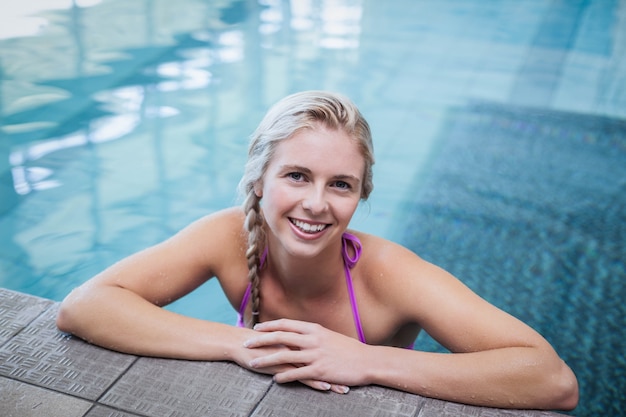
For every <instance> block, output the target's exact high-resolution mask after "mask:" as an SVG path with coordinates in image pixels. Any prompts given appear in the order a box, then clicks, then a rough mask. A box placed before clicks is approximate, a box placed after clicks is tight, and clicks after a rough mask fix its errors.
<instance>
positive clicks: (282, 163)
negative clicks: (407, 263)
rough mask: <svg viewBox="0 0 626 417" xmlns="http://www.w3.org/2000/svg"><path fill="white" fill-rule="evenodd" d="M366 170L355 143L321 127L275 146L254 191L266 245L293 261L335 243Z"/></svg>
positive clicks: (352, 208) (356, 201)
mask: <svg viewBox="0 0 626 417" xmlns="http://www.w3.org/2000/svg"><path fill="white" fill-rule="evenodd" d="M364 168H365V161H364V158H363V156H362V154H361V151H360V148H359V146H358V144H357V141H356V140H354V139H353V138H351V137H350V136H349V135H348V134H346V133H345V132H344V131H342V130H332V129H328V128H327V127H325V126H323V125H322V124H317V125H316V127H315V128H314V129H302V130H299V131H298V132H297V133H296V134H294V135H293V136H292V137H291V138H289V139H286V140H283V141H281V142H280V143H279V144H277V146H276V148H275V152H274V155H273V157H272V159H271V161H270V163H269V165H268V167H267V170H266V172H265V174H264V176H263V179H262V183H258V184H257V185H256V186H255V193H256V194H257V196H259V197H262V206H263V215H264V218H265V223H266V226H267V230H266V233H267V237H268V238H269V240H270V241H274V242H277V243H279V244H280V245H281V246H282V247H283V248H284V249H285V251H286V252H287V253H289V254H291V255H293V256H315V255H316V254H318V253H320V252H321V251H323V250H324V249H325V248H327V247H328V246H329V244H330V243H332V242H339V238H340V237H341V235H342V234H343V232H344V231H345V230H346V228H347V227H348V224H349V223H350V219H351V218H352V215H353V214H354V211H355V210H356V208H357V206H358V204H359V200H360V198H361V187H362V184H363V173H364Z"/></svg>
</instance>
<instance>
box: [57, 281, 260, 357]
mask: <svg viewBox="0 0 626 417" xmlns="http://www.w3.org/2000/svg"><path fill="white" fill-rule="evenodd" d="M57 324H58V326H59V329H60V330H62V331H66V332H68V333H72V334H75V335H76V336H78V337H80V338H82V339H85V340H87V341H88V342H90V343H93V344H96V345H99V346H102V347H106V348H108V349H112V350H116V351H120V352H125V353H131V354H136V355H144V356H157V357H171V358H180V359H192V360H233V349H235V348H236V347H239V346H240V345H241V343H242V341H243V340H245V337H246V335H245V333H246V332H251V330H247V329H238V328H235V327H232V326H227V325H224V324H220V323H214V322H208V321H204V320H199V319H194V318H191V317H185V316H182V315H179V314H176V313H173V312H170V311H167V310H165V309H163V308H161V307H158V306H155V305H153V304H151V303H150V302H148V301H146V300H144V299H143V298H141V297H139V296H138V295H136V294H134V293H132V292H131V291H128V290H125V289H123V288H119V287H110V286H101V287H98V289H97V290H94V289H93V288H91V289H85V288H78V289H77V290H75V291H74V292H73V293H72V294H70V295H69V296H68V297H67V298H66V299H65V300H64V301H63V303H62V305H61V308H60V311H59V315H58V318H57Z"/></svg>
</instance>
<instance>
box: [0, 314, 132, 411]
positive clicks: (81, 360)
mask: <svg viewBox="0 0 626 417" xmlns="http://www.w3.org/2000/svg"><path fill="white" fill-rule="evenodd" d="M57 310H58V305H56V304H55V305H53V306H52V307H50V308H49V309H48V310H46V311H45V313H44V314H42V315H41V316H39V317H38V318H37V320H35V321H34V322H32V323H31V324H30V325H28V326H27V327H25V328H24V329H23V330H22V331H21V332H20V333H19V334H17V335H16V336H15V337H13V338H12V339H11V340H9V341H8V342H7V343H5V344H4V345H3V346H2V347H1V348H0V376H6V377H8V378H13V379H16V380H20V381H23V382H28V383H32V384H35V385H38V386H41V387H45V388H50V389H53V390H56V391H59V392H63V393H67V394H71V395H73V396H76V397H80V398H85V399H89V400H95V399H97V398H98V397H100V396H101V395H102V394H103V393H104V392H105V391H106V389H107V388H108V387H110V386H111V384H113V382H114V381H115V380H117V378H119V376H120V375H121V374H122V373H123V372H124V371H125V370H126V369H127V368H128V367H129V366H130V365H131V364H132V362H133V361H135V360H136V357H135V356H131V355H125V354H121V353H117V352H113V351H110V350H106V349H102V348H99V347H95V346H92V345H89V344H87V343H84V342H83V341H81V340H78V339H76V338H74V337H72V336H69V335H66V334H64V333H61V332H59V330H58V329H57V327H56V324H55V318H56V314H57Z"/></svg>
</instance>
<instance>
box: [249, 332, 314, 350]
mask: <svg viewBox="0 0 626 417" xmlns="http://www.w3.org/2000/svg"><path fill="white" fill-rule="evenodd" d="M304 342H305V341H304V339H303V338H302V335H301V334H298V333H292V332H284V331H273V332H271V333H263V334H261V335H259V336H255V337H252V338H250V339H248V340H246V341H245V342H243V346H244V347H247V348H249V349H252V348H259V347H267V346H278V345H283V346H291V347H298V348H302V347H304V346H305V345H304Z"/></svg>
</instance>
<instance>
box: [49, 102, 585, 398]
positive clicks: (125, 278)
mask: <svg viewBox="0 0 626 417" xmlns="http://www.w3.org/2000/svg"><path fill="white" fill-rule="evenodd" d="M373 163H374V160H373V150H372V140H371V134H370V130H369V126H368V124H367V122H366V121H365V119H364V118H363V117H362V115H361V114H360V113H359V111H358V110H357V108H356V107H355V106H354V105H353V104H352V103H351V102H350V101H349V100H347V99H346V98H344V97H342V96H339V95H336V94H331V93H326V92H319V91H311V92H302V93H298V94H294V95H291V96H289V97H286V98H285V99H283V100H281V101H280V102H279V103H277V104H276V105H275V106H274V107H272V108H271V109H270V110H269V112H268V113H267V115H266V116H265V118H264V119H263V120H262V122H261V123H260V125H259V127H258V128H257V130H256V132H255V133H254V135H253V137H252V141H251V144H250V149H249V159H248V162H247V164H246V169H245V174H244V177H243V179H242V181H241V183H240V189H241V191H242V193H243V194H244V197H245V203H244V205H243V207H242V208H241V207H236V208H230V209H226V210H223V211H220V212H217V213H214V214H211V215H209V216H207V217H205V218H202V219H200V220H198V221H196V222H195V223H193V224H191V225H190V226H188V227H187V228H185V229H184V230H182V231H181V232H179V233H178V234H176V235H175V236H173V237H172V238H170V239H169V240H167V241H165V242H163V243H160V244H158V245H156V246H154V247H151V248H149V249H146V250H144V251H142V252H139V253H137V254H135V255H133V256H131V257H129V258H127V259H125V260H123V261H121V262H119V263H117V264H115V265H113V266H112V267H110V268H109V269H107V270H105V271H104V272H102V273H101V274H99V275H97V276H96V277H94V278H92V279H91V280H90V281H88V282H87V283H85V284H84V285H82V286H81V287H79V288H78V289H76V290H74V291H73V292H72V293H71V294H70V295H69V296H68V297H67V298H66V299H65V300H64V301H63V303H62V305H61V309H60V312H59V316H58V319H57V324H58V326H59V328H60V329H61V330H63V331H66V332H71V333H73V334H75V335H77V336H79V337H81V338H84V339H85V340H88V341H90V342H92V343H95V344H98V345H101V346H104V347H107V348H110V349H114V350H118V351H122V352H127V353H132V354H137V355H149V356H160V357H172V358H181V359H196V360H228V361H233V362H236V363H238V364H239V365H241V366H242V367H245V368H247V369H250V370H253V371H257V372H262V373H267V374H271V375H273V376H274V379H275V380H276V381H277V382H279V383H284V382H289V381H300V382H302V383H304V384H306V385H308V386H310V387H312V388H314V389H318V390H332V391H334V392H337V393H347V392H348V390H349V387H350V386H359V385H366V384H378V385H383V386H387V387H391V388H397V389H401V390H404V391H408V392H412V393H416V394H420V395H424V396H429V397H435V398H441V399H445V400H450V401H457V402H463V403H469V404H476V405H484V406H492V407H515V408H546V409H572V408H574V407H575V406H576V404H577V401H578V386H577V382H576V377H575V376H574V374H573V373H572V371H571V370H570V368H569V367H568V366H567V365H566V364H565V363H564V362H563V361H562V360H561V359H560V358H559V357H558V355H557V354H556V353H555V351H554V350H553V349H552V347H551V346H550V345H549V344H548V342H547V341H546V340H545V339H544V338H542V337H541V336H540V335H539V334H538V333H536V332H535V331H533V330H532V329H531V328H529V327H528V326H526V325H525V324H523V323H521V322H520V321H518V320H517V319H515V318H513V317H511V316H510V315H508V314H506V313H505V312H503V311H500V310H498V309H497V308H495V307H494V306H492V305H490V304H489V303H487V302H486V301H484V300H482V299H481V298H480V297H478V296H477V295H475V294H474V293H473V292H471V291H470V290H469V289H468V288H467V287H465V286H464V285H463V284H462V283H461V282H460V281H459V280H457V279H456V278H454V277H453V276H451V275H450V274H449V273H447V272H446V271H444V270H442V269H440V268H438V267H436V266H434V265H432V264H429V263H428V262H426V261H424V260H422V259H421V258H419V257H418V256H417V255H415V254H414V253H412V252H410V251H409V250H407V249H405V248H403V247H401V246H399V245H396V244H394V243H392V242H390V241H387V240H384V239H382V238H379V237H375V236H372V235H369V234H365V233H359V232H347V227H348V224H349V222H350V219H351V218H352V215H353V214H354V212H355V210H356V208H357V205H358V204H359V202H360V200H362V199H363V200H364V199H367V197H368V195H369V194H370V192H371V190H372V164H373ZM212 277H216V278H217V279H218V280H219V282H220V284H221V287H222V288H223V290H224V292H225V294H226V296H227V298H228V300H229V301H230V303H231V304H232V306H233V307H234V308H235V309H238V310H239V312H240V320H239V323H238V324H239V326H229V325H225V324H220V323H213V322H209V321H204V320H199V319H194V318H190V317H184V316H181V315H178V314H175V313H173V312H170V311H167V310H165V309H162V308H160V307H161V306H163V305H166V304H168V303H170V302H172V301H174V300H176V299H178V298H180V297H182V296H184V295H185V294H187V293H189V292H191V291H193V290H194V289H195V288H197V287H198V286H199V285H201V284H202V283H204V282H205V281H207V280H208V279H210V278H212ZM422 329H423V330H424V331H426V332H428V333H429V334H430V335H431V336H432V337H433V338H435V339H436V340H437V341H438V342H440V343H441V344H442V345H443V346H445V347H446V348H448V349H449V350H450V351H451V352H452V353H451V354H440V353H429V352H421V351H417V350H412V349H406V347H407V346H410V345H411V344H412V343H413V341H414V340H415V338H416V336H417V334H418V333H419V331H420V330H422Z"/></svg>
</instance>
